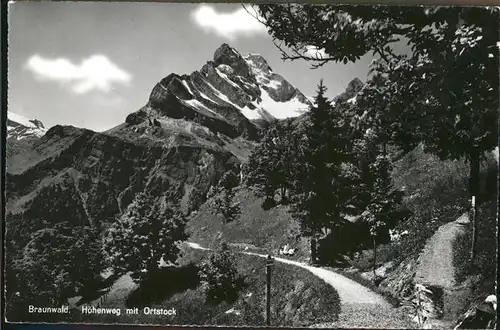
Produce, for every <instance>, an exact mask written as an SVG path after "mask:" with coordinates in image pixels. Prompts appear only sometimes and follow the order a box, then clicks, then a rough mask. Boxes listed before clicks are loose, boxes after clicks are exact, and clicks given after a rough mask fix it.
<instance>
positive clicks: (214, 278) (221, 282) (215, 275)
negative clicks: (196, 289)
mask: <svg viewBox="0 0 500 330" xmlns="http://www.w3.org/2000/svg"><path fill="white" fill-rule="evenodd" d="M199 275H200V279H201V283H202V286H203V290H204V292H205V297H206V299H207V301H208V302H209V303H212V304H220V303H221V302H223V301H226V302H234V301H236V299H237V298H238V293H239V291H240V290H241V289H242V288H243V286H244V281H243V278H242V277H241V276H240V275H239V274H238V271H237V269H236V262H235V259H234V255H233V254H232V253H231V251H230V250H229V247H228V246H227V244H226V243H222V244H221V245H220V247H219V248H218V249H217V250H215V251H214V252H212V253H211V254H210V257H209V259H208V261H206V262H204V263H203V265H202V266H201V270H200V273H199Z"/></svg>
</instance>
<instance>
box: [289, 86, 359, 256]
mask: <svg viewBox="0 0 500 330" xmlns="http://www.w3.org/2000/svg"><path fill="white" fill-rule="evenodd" d="M325 92H326V87H325V86H324V85H323V82H322V81H321V82H320V84H319V86H318V91H317V96H316V98H315V104H314V106H313V107H312V109H311V111H310V115H309V117H310V123H309V125H307V126H306V128H305V130H304V134H305V146H304V147H303V149H302V151H301V157H300V158H299V162H298V165H297V168H296V182H295V185H294V194H293V196H294V197H293V198H294V207H293V210H294V212H293V214H294V217H295V218H297V219H298V220H299V221H300V223H301V227H302V232H303V233H304V234H305V235H306V236H309V237H311V260H312V262H313V263H314V262H316V261H317V258H316V253H317V241H318V238H319V236H320V235H327V234H331V235H332V234H333V235H336V238H337V239H336V241H340V240H339V239H338V238H339V237H340V230H341V227H342V226H343V224H344V223H345V221H346V220H345V215H346V213H349V210H348V209H349V200H350V198H351V196H352V194H351V192H350V190H351V185H350V182H349V181H350V177H349V176H350V173H349V172H350V170H351V168H352V166H351V165H352V164H351V157H352V155H351V151H350V143H349V138H350V136H349V135H350V129H349V123H348V121H347V120H345V118H344V116H343V114H342V112H341V111H340V108H337V107H333V106H332V104H331V102H330V101H329V100H328V99H327V98H326V97H325ZM332 252H335V251H332ZM337 252H339V251H337Z"/></svg>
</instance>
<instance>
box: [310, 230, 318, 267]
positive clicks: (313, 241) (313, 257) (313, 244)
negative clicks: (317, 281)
mask: <svg viewBox="0 0 500 330" xmlns="http://www.w3.org/2000/svg"><path fill="white" fill-rule="evenodd" d="M316 245H317V242H316V231H313V234H312V236H311V263H312V264H313V265H314V264H316Z"/></svg>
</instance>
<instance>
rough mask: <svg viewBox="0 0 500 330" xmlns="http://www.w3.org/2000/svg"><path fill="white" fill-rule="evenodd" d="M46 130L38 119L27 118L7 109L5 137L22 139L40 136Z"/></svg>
mask: <svg viewBox="0 0 500 330" xmlns="http://www.w3.org/2000/svg"><path fill="white" fill-rule="evenodd" d="M46 132H47V129H46V128H45V126H43V123H42V122H41V121H40V120H38V119H28V118H26V117H24V116H21V115H19V114H16V113H14V112H12V111H7V138H14V139H16V140H22V139H25V138H29V137H37V138H39V137H42V136H43V135H44V134H45V133H46Z"/></svg>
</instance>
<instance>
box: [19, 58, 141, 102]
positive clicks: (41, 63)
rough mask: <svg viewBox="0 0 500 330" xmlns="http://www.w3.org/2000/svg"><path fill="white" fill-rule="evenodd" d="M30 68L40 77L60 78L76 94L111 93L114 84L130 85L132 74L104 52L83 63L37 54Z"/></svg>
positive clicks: (44, 78)
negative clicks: (96, 91)
mask: <svg viewBox="0 0 500 330" xmlns="http://www.w3.org/2000/svg"><path fill="white" fill-rule="evenodd" d="M26 67H27V68H28V69H29V70H31V71H32V72H33V73H34V74H35V76H36V77H37V78H38V79H40V80H49V81H58V82H60V83H61V84H63V85H64V86H65V87H69V88H70V90H71V91H72V92H74V93H76V94H85V93H87V92H90V91H92V90H100V91H103V92H109V91H110V90H111V89H112V84H114V83H121V84H128V83H130V81H131V80H132V76H131V75H130V74H129V73H128V72H126V71H124V70H123V69H120V68H119V67H118V66H117V65H116V64H114V63H113V62H111V61H110V60H109V59H108V58H107V57H106V56H104V55H92V56H90V57H88V58H86V59H84V60H83V61H82V62H81V63H80V64H74V63H72V62H71V61H70V60H68V59H66V58H57V59H50V58H43V57H41V56H40V55H33V56H32V57H31V58H30V59H29V60H28V62H27V63H26Z"/></svg>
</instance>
